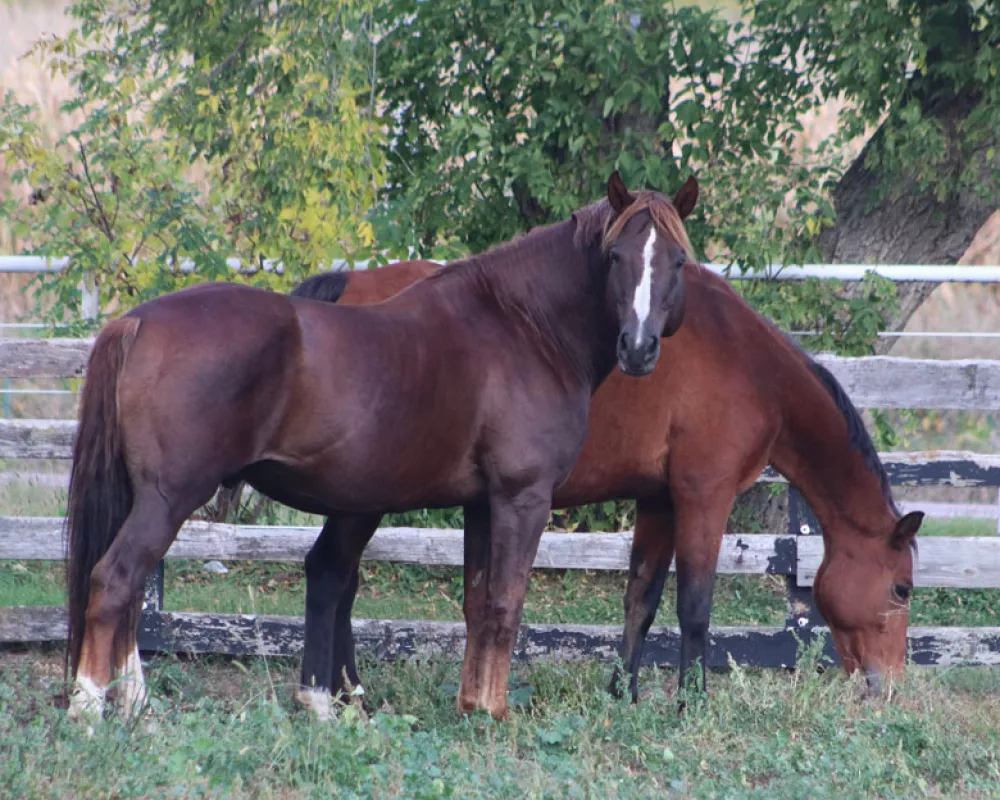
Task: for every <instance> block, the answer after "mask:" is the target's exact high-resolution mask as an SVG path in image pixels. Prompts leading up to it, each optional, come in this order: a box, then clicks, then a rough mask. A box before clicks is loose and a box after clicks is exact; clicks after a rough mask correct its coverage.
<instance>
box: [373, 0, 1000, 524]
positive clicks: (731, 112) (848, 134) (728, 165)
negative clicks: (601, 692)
mask: <svg viewBox="0 0 1000 800" xmlns="http://www.w3.org/2000/svg"><path fill="white" fill-rule="evenodd" d="M741 10H742V12H743V13H742V17H741V19H740V20H739V21H727V19H726V18H725V17H723V16H722V15H720V14H718V13H716V12H714V11H712V10H706V9H703V8H694V7H677V6H675V5H674V4H664V3H662V2H652V1H648V2H647V0H633V2H629V3H604V2H597V1H596V0H590V1H589V2H588V0H516V1H515V2H502V3H501V2H470V1H469V0H466V1H465V2H455V3H448V4H444V3H424V2H419V0H380V3H379V4H378V6H377V12H376V14H377V16H379V17H380V18H381V20H382V22H383V24H384V25H385V26H386V37H385V40H384V42H383V43H382V45H381V46H380V51H381V56H380V63H381V64H382V69H383V74H382V76H381V82H380V86H381V88H382V92H383V96H384V98H385V101H386V103H387V106H388V109H389V114H390V117H391V118H392V120H393V121H394V122H395V123H396V127H395V129H394V130H393V131H392V134H393V136H392V137H391V138H390V140H389V151H388V153H387V158H388V168H389V175H390V182H389V186H390V187H391V188H390V189H389V190H388V192H387V197H388V200H389V203H388V206H387V209H388V213H386V214H385V218H386V219H392V220H394V222H395V226H394V228H392V231H394V232H396V233H397V234H399V235H400V239H399V244H406V245H412V246H415V247H416V248H417V249H418V250H420V251H422V252H435V251H437V252H444V253H448V252H453V251H455V250H461V249H463V248H468V249H471V250H479V249H482V248H484V247H486V246H487V245H490V244H493V243H495V242H497V241H500V240H503V239H506V238H509V237H510V236H512V235H514V234H515V233H517V232H519V231H523V230H527V229H529V228H531V227H532V226H534V225H538V224H542V223H546V222H549V221H553V220H555V219H559V218H562V217H565V215H566V214H567V213H568V212H569V211H570V210H571V209H573V208H576V207H578V206H580V205H582V204H584V203H587V202H590V201H592V200H593V199H595V198H597V197H599V196H600V194H601V192H602V190H603V185H604V181H605V179H606V177H607V175H608V174H609V173H610V172H611V170H612V169H614V168H618V169H620V170H621V171H622V173H623V174H624V176H625V178H626V180H627V182H629V183H630V184H637V185H641V184H645V185H650V186H655V187H658V188H662V189H664V190H667V191H669V190H671V189H672V188H674V187H676V186H677V185H679V183H680V182H681V181H682V180H683V179H684V178H685V177H686V175H687V174H689V173H692V172H693V173H695V174H697V176H698V178H699V180H700V182H701V185H702V187H703V192H702V197H701V200H700V202H699V209H698V210H697V211H696V216H695V219H694V220H692V221H691V222H690V224H689V228H690V231H691V233H692V238H693V240H694V242H695V245H696V247H699V248H700V249H701V251H702V252H703V253H705V254H706V255H708V256H710V257H712V258H713V259H715V260H723V261H730V262H732V263H733V264H734V265H736V266H737V267H738V268H740V269H749V270H756V269H759V268H760V267H762V266H763V265H765V264H767V263H796V262H803V261H807V260H816V261H827V262H838V261H839V262H848V263H949V262H954V261H956V260H958V258H959V257H960V256H961V254H962V253H963V251H964V250H965V248H966V247H968V245H969V243H970V242H971V240H972V238H973V236H974V234H975V232H976V230H978V228H979V227H980V226H981V225H982V223H983V222H984V221H985V220H986V219H987V217H988V216H989V214H990V213H991V212H992V211H993V210H995V209H996V208H997V205H998V202H997V200H998V193H997V191H996V189H997V184H996V179H995V172H996V166H997V161H996V151H995V146H996V136H995V132H996V131H997V130H1000V119H997V115H998V114H1000V104H998V103H997V93H998V92H1000V88H998V87H1000V82H998V81H997V80H996V74H997V60H998V58H1000V49H998V48H997V44H998V30H1000V15H998V14H997V4H996V3H995V2H985V3H979V4H972V3H970V2H965V0H873V2H866V3H861V4H859V3H855V2H850V1H849V0H832V2H831V1H830V0H759V1H757V2H753V1H752V0H744V2H743V3H742V4H741ZM830 99H836V100H839V101H841V102H842V103H843V104H844V111H843V113H842V114H841V116H840V120H839V129H838V130H837V131H836V133H835V134H834V135H833V136H832V137H830V138H829V139H828V140H826V141H824V142H821V143H819V144H818V145H817V146H815V147H814V148H813V149H812V150H809V149H806V148H805V147H803V146H802V145H801V143H800V142H798V141H797V140H796V135H797V134H798V132H799V131H800V130H801V125H802V120H803V118H804V116H805V115H806V114H807V113H808V112H809V111H811V110H813V109H815V108H817V107H818V106H819V105H820V104H821V103H823V102H825V101H827V100H830ZM872 129H874V130H875V131H876V132H875V134H874V135H873V136H871V138H870V139H869V140H868V141H867V143H866V144H865V146H864V149H863V150H862V152H861V155H860V156H859V157H858V158H857V159H855V160H853V163H851V158H850V154H851V153H853V152H854V149H853V148H852V144H853V143H856V141H857V139H858V138H859V137H863V136H865V135H867V132H868V131H870V130H872ZM400 220H402V222H400ZM380 230H381V229H380ZM386 230H387V232H388V231H389V229H388V228H387V229H386ZM407 235H412V238H405V237H406V236H407ZM738 289H739V290H740V291H743V292H745V293H746V294H747V296H748V298H749V299H750V300H751V302H753V303H754V304H755V305H756V306H757V307H758V308H759V309H761V310H762V311H763V312H765V313H766V314H768V315H769V316H770V317H772V318H773V319H775V320H776V321H777V322H778V323H779V324H781V325H782V326H783V327H786V328H790V329H796V330H813V331H814V332H816V333H817V334H818V335H817V336H815V337H810V338H809V339H806V340H804V342H803V343H804V344H805V345H806V346H809V347H814V348H818V349H824V350H836V351H839V352H841V353H844V354H850V355H861V354H865V353H870V352H871V351H872V350H873V349H875V350H883V349H884V348H885V347H886V346H887V345H888V344H889V343H890V342H889V341H888V340H882V341H881V342H877V341H876V339H875V335H876V333H878V332H879V331H881V330H883V329H885V328H886V327H889V328H892V329H896V328H898V327H901V326H902V325H903V324H905V322H906V319H907V318H908V317H909V315H910V314H912V313H913V311H914V310H915V309H916V307H917V306H918V305H919V303H920V302H921V301H922V299H923V298H924V297H925V296H926V295H927V294H928V293H929V291H930V290H931V289H933V284H921V283H916V284H905V285H901V286H899V287H895V286H891V285H889V284H888V283H887V282H886V281H882V280H879V279H876V278H874V277H872V278H870V279H868V280H866V281H864V282H861V283H857V284H853V285H848V286H841V285H838V284H836V283H835V282H822V283H820V282H806V283H805V284H795V285H790V284H787V283H774V282H768V281H754V282H751V283H741V284H738ZM897 289H898V292H897ZM897 295H898V296H897ZM883 422H884V420H883ZM879 431H880V432H881V434H882V435H883V436H887V435H888V434H889V433H890V432H889V431H888V430H887V428H886V426H885V425H884V424H883V425H880V426H879ZM758 494H759V495H761V496H764V499H766V492H758ZM757 505H758V510H759V506H760V504H759V503H758V504H757ZM612 516H613V515H612ZM765 524H767V525H768V527H773V525H774V524H775V523H774V522H773V521H772V522H769V523H765ZM777 524H779V525H780V523H777Z"/></svg>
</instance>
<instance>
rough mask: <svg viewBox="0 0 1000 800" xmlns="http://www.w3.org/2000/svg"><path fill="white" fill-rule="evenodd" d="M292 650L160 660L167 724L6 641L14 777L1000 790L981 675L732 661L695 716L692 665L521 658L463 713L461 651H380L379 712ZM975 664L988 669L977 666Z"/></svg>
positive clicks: (292, 784) (9, 790)
mask: <svg viewBox="0 0 1000 800" xmlns="http://www.w3.org/2000/svg"><path fill="white" fill-rule="evenodd" d="M295 669H296V665H295V664H294V663H293V662H289V661H286V660H274V659H271V660H269V661H267V662H265V661H264V660H263V659H247V660H246V661H233V660H227V659H221V658H206V659H199V660H195V661H186V662H184V661H179V660H177V659H174V658H171V657H158V658H156V659H153V661H152V662H151V663H150V664H148V665H147V674H148V676H149V678H150V686H151V689H152V696H153V700H152V708H153V719H154V721H155V728H152V729H150V728H149V727H147V726H145V725H140V726H137V727H130V726H129V725H127V724H125V723H123V722H121V721H119V720H117V719H112V720H108V721H106V722H105V723H104V724H102V725H101V726H99V727H98V729H97V732H96V733H95V735H94V736H92V737H87V736H86V735H84V733H83V732H82V731H81V730H80V729H79V728H78V727H77V726H75V725H73V724H71V723H69V722H68V720H67V719H66V716H65V713H64V712H63V711H62V710H61V709H59V708H57V707H55V704H54V703H53V695H54V694H56V693H57V692H58V691H59V689H60V685H61V684H60V675H61V666H60V664H59V661H58V656H57V654H50V655H45V654H38V653H26V654H17V655H15V654H6V655H4V654H0V676H2V677H0V753H3V754H4V756H3V757H2V758H0V786H3V787H4V794H5V796H10V797H64V796H81V797H82V796H97V795H101V796H111V797H147V796H157V797H160V796H171V797H203V796H210V795H211V796H225V797H242V796H246V797H280V798H298V797H379V798H395V797H406V798H436V797H460V798H467V797H475V798H478V797H493V798H542V797H545V798H550V797H552V798H555V797H559V798H562V797H581V798H588V797H593V798H646V797H684V798H757V797H759V798H803V797H809V798H837V800H846V799H847V798H870V797H893V798H896V797H908V798H909V797H924V796H931V797H953V798H988V797H996V796H997V795H998V793H1000V694H998V688H1000V687H998V686H997V681H995V680H994V681H993V682H992V683H988V684H986V683H983V682H982V681H981V680H980V676H981V675H982V674H983V673H981V672H977V671H972V670H950V671H947V672H941V673H937V672H934V671H931V670H922V671H914V672H913V674H912V675H910V676H909V677H908V678H907V679H906V681H905V682H904V683H903V684H901V685H900V686H898V687H897V691H896V694H895V698H894V701H893V702H892V703H891V704H889V705H886V704H884V703H867V704H863V703H859V702H858V701H857V696H858V685H857V683H856V682H852V681H850V680H848V679H846V678H845V677H844V676H843V675H842V674H841V673H840V672H839V671H830V672H827V673H824V674H817V673H816V672H815V670H812V669H806V670H802V671H800V672H797V673H795V674H788V673H784V672H778V671H767V672H755V671H750V670H741V669H737V670H733V671H732V672H730V673H728V674H725V675H716V676H714V678H713V680H712V682H711V694H710V695H709V697H708V698H707V699H705V698H700V697H694V698H690V702H689V705H688V708H687V711H686V712H685V713H684V714H681V715H679V714H678V713H677V705H676V699H675V697H674V686H673V684H674V683H675V679H674V675H673V673H672V672H670V671H662V670H661V671H646V672H645V674H644V675H643V686H644V691H643V696H642V700H641V702H640V703H639V704H638V705H636V706H632V705H629V704H628V703H626V702H617V701H614V700H612V699H610V698H609V697H608V695H607V694H606V693H605V691H604V686H605V684H606V682H607V679H608V669H607V667H605V666H600V665H596V664H593V663H590V664H583V665H575V666H553V665H537V666H532V667H520V668H518V669H516V670H515V674H514V676H513V680H512V688H513V689H514V692H513V693H512V697H513V699H514V700H515V706H514V708H513V709H512V712H511V716H510V719H509V720H508V721H507V722H505V723H497V722H493V721H491V720H489V719H487V718H484V717H481V716H476V717H473V718H462V717H460V716H459V715H457V714H456V713H455V711H454V697H455V691H456V684H457V682H458V667H457V665H454V664H439V663H422V664H418V663H413V662H405V663H395V664H387V663H365V664H362V669H363V672H364V675H365V682H366V688H367V691H368V694H367V698H368V702H369V704H370V707H372V708H374V709H375V710H376V711H375V713H374V714H373V715H372V716H371V717H370V718H369V717H366V715H364V714H363V713H362V712H360V711H359V710H358V709H356V708H353V707H352V708H351V709H350V710H349V711H347V712H344V713H342V714H341V716H340V717H339V718H338V719H336V720H334V721H332V722H329V723H325V724H324V723H317V722H314V721H312V720H311V719H310V718H309V717H308V716H307V715H306V714H305V713H304V712H303V711H300V710H298V709H296V708H295V705H294V703H293V701H292V700H291V689H292V687H293V686H294V683H295V677H296V674H295ZM969 676H972V677H971V679H970V677H969Z"/></svg>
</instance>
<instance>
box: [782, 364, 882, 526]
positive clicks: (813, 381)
mask: <svg viewBox="0 0 1000 800" xmlns="http://www.w3.org/2000/svg"><path fill="white" fill-rule="evenodd" d="M796 355H799V354H798V353H796ZM802 361H803V364H802V370H801V374H800V375H796V376H795V378H794V379H793V381H782V383H785V385H793V386H796V390H795V391H794V392H784V393H783V395H782V397H783V401H784V402H783V405H784V408H783V409H782V418H783V423H784V424H783V426H782V429H781V431H780V433H779V435H778V439H777V442H776V444H775V446H774V447H773V448H772V451H771V463H772V464H773V465H774V467H775V468H776V469H777V470H778V471H779V472H780V473H781V474H782V475H784V476H785V477H786V478H788V480H789V481H790V482H791V483H793V484H794V485H795V486H796V487H798V489H799V491H801V492H802V494H803V495H804V496H805V498H806V500H808V502H809V505H810V506H811V507H812V509H813V511H814V512H815V514H816V517H817V519H818V520H819V522H820V525H821V526H822V527H823V532H824V536H826V537H827V538H829V539H831V540H836V539H837V538H839V536H841V535H845V534H846V533H847V532H850V531H855V532H861V533H862V534H864V535H868V536H884V535H885V534H886V532H887V531H889V530H891V529H892V526H893V524H894V522H895V519H896V516H897V515H896V511H895V509H894V507H893V505H892V504H891V500H889V499H888V498H887V491H883V485H882V478H881V475H880V473H879V472H878V471H877V467H878V465H877V461H876V463H875V464H874V465H872V464H871V458H875V459H877V456H876V455H875V453H874V449H873V448H871V449H870V451H869V459H866V458H865V455H864V453H863V451H862V448H861V447H860V446H858V443H857V441H856V442H852V441H851V438H852V437H851V431H850V428H849V425H848V422H847V420H846V418H845V416H844V414H843V413H842V412H841V410H840V409H839V408H838V407H837V404H836V402H835V401H834V399H833V397H832V396H831V394H830V392H829V391H828V390H827V389H826V387H825V386H824V385H823V383H822V381H821V380H820V379H819V377H818V376H817V375H816V373H815V371H814V370H813V368H812V366H811V365H810V364H808V363H807V362H806V361H805V357H804V356H803V357H802ZM866 461H867V462H868V463H866ZM873 466H874V467H876V468H875V469H873V468H872V467H873Z"/></svg>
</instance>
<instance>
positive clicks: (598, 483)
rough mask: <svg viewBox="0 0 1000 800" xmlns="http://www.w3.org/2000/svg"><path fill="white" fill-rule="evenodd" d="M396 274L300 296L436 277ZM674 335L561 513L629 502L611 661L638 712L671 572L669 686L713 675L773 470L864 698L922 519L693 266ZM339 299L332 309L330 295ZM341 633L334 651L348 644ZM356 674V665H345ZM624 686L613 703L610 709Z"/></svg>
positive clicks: (789, 351)
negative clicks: (712, 652)
mask: <svg viewBox="0 0 1000 800" xmlns="http://www.w3.org/2000/svg"><path fill="white" fill-rule="evenodd" d="M438 268H439V267H438V265H436V264H433V263H432V262H427V261H417V262H403V263H399V264H393V265H391V266H388V267H386V268H384V269H381V270H373V271H360V272H351V273H325V274H322V275H317V276H314V277H312V278H309V279H308V280H307V281H305V282H304V283H303V284H302V285H301V286H299V287H298V288H297V289H296V290H295V292H296V293H298V294H302V295H306V296H312V297H316V298H320V299H326V300H335V301H339V302H341V303H375V302H379V301H381V300H383V299H385V295H384V294H383V292H384V291H386V290H388V289H390V288H395V287H397V286H400V285H405V284H406V283H407V281H409V282H413V281H417V280H420V279H422V278H426V277H428V276H429V275H431V274H433V273H434V272H435V271H436V270H437V269H438ZM685 271H686V279H685V292H686V302H685V309H686V310H685V316H684V325H683V326H682V327H681V328H680V330H678V331H677V332H676V335H675V336H673V337H672V338H670V339H665V340H664V341H663V342H662V343H661V347H662V352H663V355H662V357H661V358H660V360H659V363H658V364H657V366H656V368H655V370H654V371H653V373H652V374H651V375H650V376H649V377H648V378H644V379H642V380H635V379H633V378H629V377H627V376H626V375H624V374H622V373H618V372H616V373H614V374H612V375H611V376H610V377H609V378H608V380H606V381H605V382H604V383H603V384H601V387H600V388H599V389H598V390H597V392H596V394H595V395H594V398H593V401H592V403H591V407H590V417H589V423H588V434H587V439H586V441H585V443H584V446H583V449H582V451H581V453H580V457H579V459H578V461H577V463H576V466H575V467H574V468H573V471H572V473H571V474H570V477H569V479H568V480H567V481H566V483H565V484H563V485H562V486H560V487H558V488H557V489H556V492H555V497H554V500H553V505H554V507H556V508H565V507H568V506H576V505H582V504H585V503H596V502H603V501H605V500H609V499H620V498H636V500H637V505H636V522H635V538H634V539H633V544H632V554H631V560H630V567H629V577H628V586H627V589H626V593H625V618H626V621H625V627H624V636H623V641H622V647H621V657H622V661H623V663H624V665H625V668H626V670H627V672H628V673H629V677H628V691H629V692H630V693H631V696H632V699H633V700H635V699H637V697H638V668H639V665H640V663H641V658H642V650H643V642H644V640H645V637H646V635H647V633H648V631H649V628H650V626H651V625H652V623H653V620H654V618H655V616H656V613H657V608H658V606H659V603H660V598H661V596H662V593H663V587H664V583H665V581H666V577H667V571H668V569H669V567H670V564H671V561H672V560H673V559H674V557H675V556H676V560H677V564H676V569H677V617H678V621H679V622H680V632H681V653H680V656H681V658H680V682H681V685H683V684H684V683H685V680H686V675H687V674H689V672H688V671H689V670H690V668H691V666H692V664H694V663H695V662H697V661H699V660H700V662H701V664H702V672H701V679H702V685H704V680H705V677H706V672H705V670H704V667H705V665H706V663H707V661H708V646H709V642H708V631H709V620H710V612H711V606H712V590H713V585H714V577H715V568H716V563H717V561H718V557H719V548H720V544H721V541H722V534H723V532H724V529H725V523H726V518H727V517H728V515H729V512H730V509H731V507H732V503H733V500H734V498H735V496H736V494H737V493H738V492H739V491H741V490H743V489H745V488H747V487H748V486H750V485H751V484H752V483H753V481H754V480H755V479H756V477H757V476H758V475H759V473H760V471H761V469H762V468H763V467H764V466H766V465H767V464H771V465H773V466H774V467H775V468H776V469H777V470H778V471H779V472H780V473H782V474H783V475H785V476H786V477H787V478H788V479H789V480H790V481H791V482H792V483H794V484H796V485H797V486H798V487H799V488H800V490H801V491H802V492H803V494H804V495H805V496H806V498H807V499H808V500H809V502H810V504H811V505H812V507H813V509H814V510H815V512H816V514H817V516H818V518H819V520H820V522H821V525H822V529H823V538H824V543H825V552H824V557H823V562H822V565H821V567H820V570H819V573H818V575H817V578H816V582H815V585H814V595H815V598H816V603H817V606H818V608H819V610H820V611H821V613H822V615H823V617H824V620H825V622H826V623H827V625H828V626H829V628H830V631H831V634H832V636H833V640H834V644H835V646H836V649H837V652H838V654H839V656H840V660H841V662H842V664H843V665H844V667H845V668H846V669H847V670H848V671H849V672H854V671H861V672H863V674H864V675H865V677H866V678H867V680H868V682H869V688H870V690H871V691H872V692H877V691H879V690H880V688H882V687H883V686H885V685H888V683H889V681H890V680H891V678H892V677H893V676H894V675H896V674H898V673H899V671H900V670H902V668H903V666H904V663H905V661H906V628H907V623H908V618H909V597H910V593H911V591H912V586H913V553H914V551H915V548H914V547H913V544H914V541H915V539H914V537H915V535H916V533H917V531H918V529H919V527H920V524H921V520H922V516H923V515H922V514H921V513H920V512H912V513H910V514H907V515H906V516H902V515H900V513H899V511H898V510H897V508H896V506H895V503H894V502H893V499H892V494H891V491H890V488H889V484H888V478H887V476H886V473H885V470H884V469H883V467H882V465H881V463H880V462H879V458H878V454H877V453H876V451H875V448H874V446H873V444H872V441H871V438H870V437H869V436H868V434H867V432H866V430H865V426H864V422H863V421H862V419H861V416H860V414H859V413H858V411H857V409H855V408H854V406H853V405H852V404H851V401H850V399H849V398H848V397H847V395H846V393H845V392H844V390H843V388H842V387H841V386H840V384H839V383H838V382H837V380H836V379H835V378H834V376H833V375H832V374H831V373H830V372H829V371H828V370H827V369H825V368H824V367H822V366H820V365H819V364H816V363H815V362H813V361H812V360H811V359H810V358H809V357H808V356H807V355H806V354H805V353H803V352H802V351H801V350H800V349H799V348H798V347H797V346H796V345H795V344H793V343H792V342H791V341H790V340H789V339H788V338H787V337H786V336H784V335H783V334H782V333H781V332H780V331H779V330H777V329H776V328H775V327H774V326H773V325H771V324H770V323H769V322H767V321H766V320H765V319H763V318H762V317H761V316H760V315H759V314H757V313H756V312H755V311H754V310H753V309H752V308H751V307H750V306H748V305H747V304H746V303H745V302H744V301H743V300H742V299H741V298H740V297H739V295H737V294H736V292H734V291H733V290H732V289H731V288H730V287H729V286H728V284H727V283H726V282H725V281H724V280H722V279H721V278H719V277H718V276H716V275H714V274H712V273H711V272H709V271H708V270H705V269H702V268H700V267H696V266H695V265H693V264H692V265H689V266H688V267H687V268H686V270H685ZM332 287H337V289H336V297H334V296H332V295H331V291H330V290H331V288H332ZM476 531H477V520H476V519H472V520H468V519H467V520H466V564H465V576H466V603H465V613H466V617H467V619H470V620H472V624H477V623H476V622H475V621H476V620H478V619H479V618H480V616H481V614H482V610H481V609H482V604H483V602H484V594H483V592H482V591H481V590H479V589H478V578H479V576H481V575H482V574H483V571H484V570H488V569H489V560H488V552H487V551H486V549H485V548H484V547H483V546H482V544H481V542H482V537H481V536H479V535H478V534H477V532H476ZM348 636H349V631H348V630H343V631H341V632H340V633H339V634H338V635H337V637H336V638H337V640H338V641H347V640H348ZM343 657H344V658H345V660H346V661H348V662H349V663H351V664H353V651H352V652H351V653H350V654H346V655H345V656H343ZM621 681H622V676H621V675H619V674H617V673H616V674H615V676H614V678H613V680H612V684H611V687H612V690H613V691H614V692H615V693H616V694H620V693H621V692H622V691H623V689H624V688H625V687H623V686H622V685H621Z"/></svg>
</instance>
